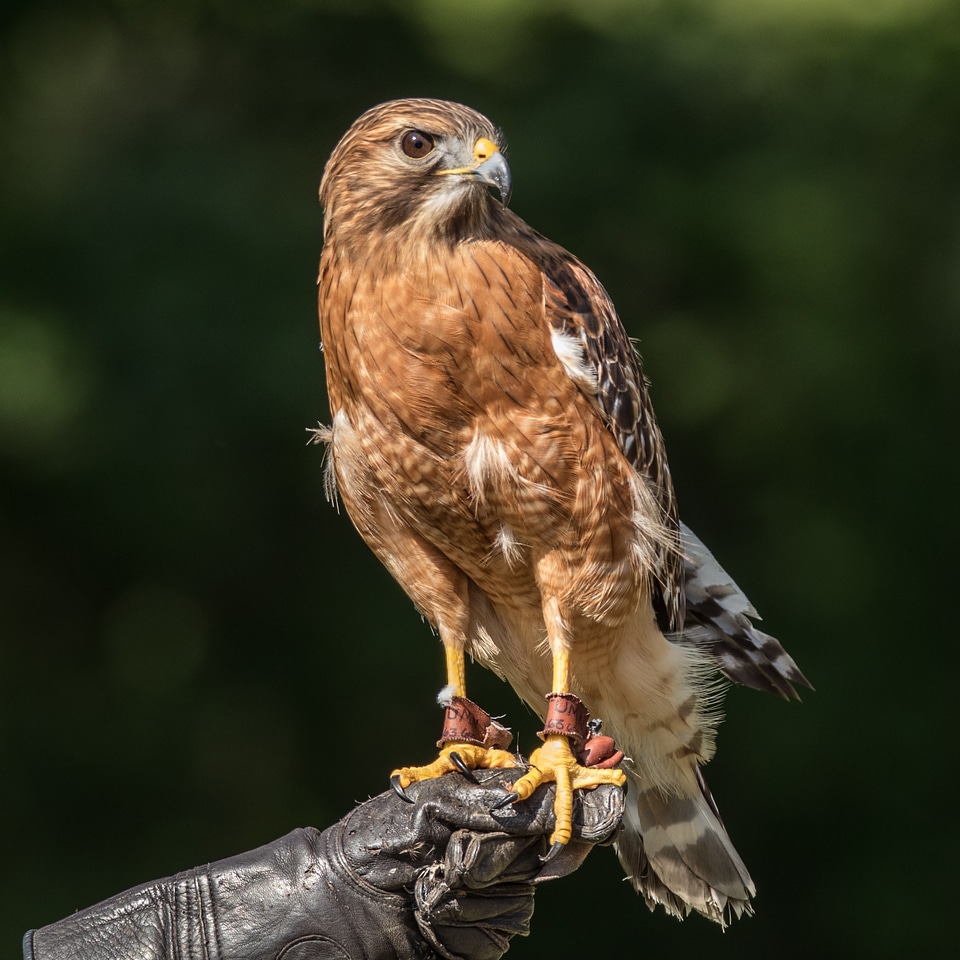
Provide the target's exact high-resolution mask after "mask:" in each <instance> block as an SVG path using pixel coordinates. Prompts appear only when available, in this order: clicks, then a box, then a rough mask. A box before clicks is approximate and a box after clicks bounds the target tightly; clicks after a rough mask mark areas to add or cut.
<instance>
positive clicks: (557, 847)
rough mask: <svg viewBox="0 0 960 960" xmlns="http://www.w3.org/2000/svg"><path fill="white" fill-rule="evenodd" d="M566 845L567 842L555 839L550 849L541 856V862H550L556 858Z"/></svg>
mask: <svg viewBox="0 0 960 960" xmlns="http://www.w3.org/2000/svg"><path fill="white" fill-rule="evenodd" d="M564 846H565V844H563V843H561V842H560V841H559V840H555V841H554V842H553V843H552V844H551V845H550V849H549V850H548V851H547V852H546V853H545V854H544V855H543V856H542V857H541V858H540V862H541V863H549V862H550V861H551V860H556V858H557V857H558V856H559V854H560V851H561V850H562V849H563V848H564Z"/></svg>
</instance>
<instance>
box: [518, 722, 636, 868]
mask: <svg viewBox="0 0 960 960" xmlns="http://www.w3.org/2000/svg"><path fill="white" fill-rule="evenodd" d="M626 781H627V778H626V776H625V775H624V773H623V771H622V770H601V769H597V768H595V767H584V766H582V765H581V764H580V763H578V762H577V758H576V757H575V756H574V755H573V751H572V750H571V749H570V740H569V738H567V737H566V736H564V735H563V734H557V733H551V734H547V735H546V736H545V737H544V744H543V746H542V747H538V748H537V749H536V750H534V751H533V753H532V754H531V755H530V769H529V771H528V772H527V773H525V774H524V775H523V776H522V777H520V779H519V780H517V781H516V782H515V783H514V785H513V792H512V793H511V794H509V796H508V797H507V798H506V799H505V801H504V803H503V804H502V806H506V805H507V803H510V802H517V801H519V800H526V799H527V798H528V797H529V796H530V795H531V794H532V793H533V791H534V790H536V789H537V787H539V786H540V784H542V783H550V782H553V783H556V785H557V797H556V800H554V804H553V812H554V816H555V818H556V824H555V826H554V830H553V834H552V835H551V837H550V850H549V852H548V853H547V855H546V857H545V858H544V859H545V860H552V859H553V858H554V857H555V856H556V855H557V854H558V853H559V852H560V851H561V850H562V849H563V848H564V846H565V845H566V844H567V843H568V842H569V840H570V835H571V832H572V829H573V791H574V790H592V789H593V788H594V787H599V786H600V785H601V784H603V783H612V784H615V785H616V786H618V787H622V786H623V785H624V783H626Z"/></svg>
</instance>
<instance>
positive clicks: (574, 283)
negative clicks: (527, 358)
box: [541, 249, 684, 634]
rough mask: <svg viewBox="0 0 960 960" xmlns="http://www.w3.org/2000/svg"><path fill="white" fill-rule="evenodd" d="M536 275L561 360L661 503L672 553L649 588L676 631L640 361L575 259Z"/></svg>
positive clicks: (671, 503) (659, 470) (676, 575)
mask: <svg viewBox="0 0 960 960" xmlns="http://www.w3.org/2000/svg"><path fill="white" fill-rule="evenodd" d="M541 269H542V270H543V284H544V301H545V308H546V316H547V319H548V321H549V323H550V326H551V329H552V332H553V336H554V347H555V349H556V350H557V353H558V356H559V357H560V360H561V362H563V363H564V366H566V367H567V369H568V372H571V373H572V375H573V376H574V379H577V380H578V382H579V383H580V385H581V387H582V388H583V389H584V390H585V392H587V393H589V394H591V395H592V397H593V399H594V401H595V402H596V404H597V406H598V408H599V411H600V414H601V416H602V418H603V421H604V423H605V424H606V425H607V429H608V430H609V431H610V432H611V433H612V434H613V436H614V437H615V438H616V440H617V444H618V446H619V447H620V451H621V452H622V453H623V455H624V456H625V457H626V458H627V460H628V461H629V462H630V464H631V465H632V466H633V468H634V469H635V470H636V471H637V473H639V474H640V476H642V477H643V478H644V479H645V480H646V481H647V483H648V485H649V486H650V488H651V491H652V492H653V494H654V498H655V500H656V502H657V503H658V504H659V505H660V510H661V514H662V516H661V522H662V523H663V525H664V526H665V527H666V528H667V529H668V530H670V531H672V532H673V533H674V538H675V539H674V543H675V549H670V548H669V546H667V547H664V548H661V549H660V552H659V562H658V563H657V565H656V568H655V575H656V583H654V584H652V585H651V587H652V601H653V608H654V611H655V613H656V615H657V622H658V625H659V626H660V629H661V630H662V631H663V632H664V633H665V634H666V633H676V632H679V631H680V630H681V629H682V627H683V622H684V571H683V557H682V555H681V550H680V520H679V516H678V513H677V501H676V497H675V496H674V492H673V481H672V480H671V479H670V467H669V465H668V463H667V454H666V450H665V449H664V444H663V438H662V436H661V435H660V428H659V427H658V426H657V420H656V417H655V415H654V412H653V404H652V403H651V402H650V395H649V393H648V392H647V384H646V380H645V378H644V376H643V370H642V368H641V365H640V357H639V356H638V354H637V352H636V350H635V349H634V347H633V344H632V343H631V341H630V338H629V337H628V336H627V332H626V330H624V328H623V324H622V323H621V322H620V318H619V317H618V316H617V311H616V309H615V308H614V306H613V301H612V300H611V299H610V295H609V294H608V293H607V291H606V290H605V289H604V288H603V285H602V284H601V283H600V281H599V280H598V279H597V278H596V277H595V276H594V275H593V273H591V271H590V270H588V269H587V268H586V267H585V266H584V265H583V264H582V263H580V261H579V260H577V259H576V257H574V256H573V255H572V254H569V253H567V252H566V251H561V250H559V249H558V250H556V252H554V253H553V255H552V256H550V257H549V258H548V259H547V260H546V262H541ZM577 349H579V356H578V355H577ZM578 373H579V376H578Z"/></svg>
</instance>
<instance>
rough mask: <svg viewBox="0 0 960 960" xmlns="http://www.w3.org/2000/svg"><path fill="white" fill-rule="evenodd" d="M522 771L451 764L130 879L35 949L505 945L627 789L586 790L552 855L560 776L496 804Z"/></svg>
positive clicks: (94, 954) (276, 954)
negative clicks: (472, 777) (308, 821)
mask: <svg viewBox="0 0 960 960" xmlns="http://www.w3.org/2000/svg"><path fill="white" fill-rule="evenodd" d="M521 772H522V771H520V770H516V771H514V770H502V771H483V770H479V771H476V776H477V778H478V779H479V780H480V781H481V783H480V784H471V783H470V782H469V781H468V780H467V779H466V778H464V777H462V776H461V775H459V774H456V773H454V774H447V775H446V776H444V777H440V778H439V779H436V780H429V781H426V782H423V783H418V784H414V785H413V786H411V787H410V788H409V789H408V791H407V794H408V796H409V798H410V799H411V800H413V803H405V802H404V801H403V800H401V799H400V798H399V797H398V796H397V795H395V794H394V793H393V792H392V791H391V792H387V793H383V794H381V795H380V796H378V797H374V798H373V799H372V800H368V801H367V802H366V803H364V804H361V805H360V806H359V807H357V808H356V809H355V810H353V811H351V812H350V813H348V814H347V815H346V816H345V817H344V818H343V819H342V820H340V821H339V822H338V823H336V824H334V825H333V826H332V827H329V828H328V829H326V830H324V831H323V832H322V833H320V832H318V831H317V830H314V829H313V828H312V827H307V828H304V829H300V830H294V831H293V833H289V834H287V836H285V837H282V838H280V839H279V840H275V841H274V842H273V843H268V844H267V845H266V846H263V847H260V848H258V849H256V850H252V851H250V852H249V853H244V854H241V855H240V856H237V857H230V858H229V859H227V860H221V861H219V862H218V863H212V864H208V865H207V866H205V867H197V868H195V869H193V870H188V871H186V872H184V873H179V874H177V875H176V876H173V877H168V878H166V879H164V880H157V881H155V882H153V883H147V884H144V885H143V886H140V887H135V888H133V889H132V890H128V891H126V892H125V893H121V894H118V895H117V896H115V897H112V898H111V899H109V900H105V901H104V902H103V903H100V904H97V905H96V906H94V907H89V908H88V909H86V910H82V911H80V912H79V913H76V914H74V915H73V916H70V917H67V918H66V919H64V920H61V921H59V922H58V923H53V924H51V925H50V926H47V927H42V928H41V929H39V930H34V931H31V932H30V933H28V934H27V935H26V936H25V937H24V957H25V958H26V960H68V958H69V960H76V958H80V957H82V958H83V960H180V958H184V957H194V958H198V960H199V958H203V960H241V958H242V960H268V958H269V960H276V958H280V957H282V958H283V960H334V958H336V960H345V958H363V960H381V958H384V960H386V958H394V957H397V958H434V957H444V958H446V960H460V958H464V960H466V958H469V960H496V958H499V957H501V956H502V955H503V954H504V953H505V952H506V950H507V948H508V947H509V945H510V940H511V938H512V937H514V936H518V935H519V936H526V935H527V934H528V933H529V932H530V917H531V915H532V914H533V896H534V889H535V885H536V884H537V883H540V882H542V881H544V880H551V879H554V878H556V877H561V876H565V875H566V874H568V873H571V872H572V871H573V870H575V869H576V868H577V867H578V866H579V865H580V864H581V863H582V862H583V859H584V858H585V857H586V855H587V853H589V851H590V850H591V849H592V847H593V845H594V844H596V843H605V842H609V841H610V840H611V839H612V838H613V835H614V833H615V832H616V829H617V827H618V826H619V822H620V817H621V815H622V813H623V791H622V790H621V789H620V788H618V787H606V786H605V787H600V788H598V789H596V790H592V791H588V792H578V793H577V795H576V799H575V806H574V838H573V839H572V840H571V842H570V843H569V844H568V845H567V846H566V847H565V848H564V850H563V852H562V853H561V854H560V855H559V856H558V857H557V858H556V859H555V860H552V861H550V862H549V863H547V864H544V863H543V862H542V860H541V859H540V858H541V856H542V855H544V854H545V853H546V851H547V849H548V838H549V836H550V832H551V830H552V829H553V797H554V791H553V788H552V787H550V788H545V789H541V790H538V791H537V792H536V793H535V794H534V796H533V797H531V798H530V799H529V800H527V801H525V802H523V803H518V804H515V805H513V806H509V807H506V808H504V809H502V810H496V811H493V810H492V808H493V806H494V804H496V803H497V802H498V801H500V800H502V799H503V796H504V787H503V784H504V783H505V782H510V781H512V780H513V779H515V777H517V776H519V774H520V773H521Z"/></svg>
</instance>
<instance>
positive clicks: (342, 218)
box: [318, 99, 809, 924]
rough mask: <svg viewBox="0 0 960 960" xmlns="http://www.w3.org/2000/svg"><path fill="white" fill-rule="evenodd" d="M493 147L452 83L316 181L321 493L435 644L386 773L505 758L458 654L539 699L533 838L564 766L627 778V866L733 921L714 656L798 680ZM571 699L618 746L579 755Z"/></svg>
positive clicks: (742, 880) (751, 678)
mask: <svg viewBox="0 0 960 960" xmlns="http://www.w3.org/2000/svg"><path fill="white" fill-rule="evenodd" d="M503 145H504V141H503V139H502V136H501V134H500V132H499V130H498V129H497V128H496V127H495V126H494V125H493V124H492V123H491V122H490V121H489V120H487V118H486V117H484V116H482V115H481V114H480V113H477V112H476V111H475V110H472V109H470V108H469V107H466V106H462V105H460V104H455V103H449V102H445V101H441V100H428V99H415V100H398V101H394V102H390V103H384V104H381V105H380V106H377V107H374V108H373V109H371V110H369V111H367V112H366V113H364V114H363V116H361V117H360V118H359V119H358V120H357V121H356V122H355V123H354V124H353V126H352V127H351V128H350V129H349V130H348V131H347V133H346V134H345V136H344V137H343V139H342V140H341V141H340V143H339V144H338V145H337V147H336V148H335V149H334V151H333V153H332V155H331V157H330V159H329V161H328V163H327V166H326V169H325V172H324V175H323V180H322V183H321V187H320V199H321V203H322V205H323V208H324V214H325V217H324V245H323V253H322V258H321V261H320V273H319V280H318V282H319V309H320V326H321V337H322V344H323V350H324V358H325V366H326V375H327V386H328V393H329V399H330V407H331V413H332V425H331V427H330V428H329V430H324V431H322V434H321V436H322V438H323V439H325V440H327V441H328V442H329V450H330V468H329V472H328V493H330V494H332V495H335V494H336V493H337V492H338V493H339V496H340V498H341V499H342V501H343V503H344V505H345V506H346V509H347V512H348V514H349V515H350V518H351V519H352V521H353V523H354V525H355V526H356V528H357V530H358V531H359V532H360V535H361V536H362V537H363V539H364V540H365V541H366V543H367V544H368V545H369V546H370V548H371V549H372V550H373V552H374V553H375V554H376V555H377V556H378V557H379V558H380V560H381V561H382V562H383V563H384V565H385V566H386V567H387V569H388V570H389V571H390V573H391V574H392V575H393V576H394V577H395V578H396V579H397V581H398V582H399V583H400V585H401V586H402V587H403V589H404V590H405V591H406V592H407V594H408V595H409V596H410V598H411V599H412V600H413V602H414V604H415V605H416V606H417V607H418V608H419V610H420V611H421V612H422V613H423V615H424V616H425V617H426V619H427V620H428V621H429V622H430V624H431V625H432V626H433V628H434V629H435V630H436V631H437V633H438V634H439V636H440V640H441V642H442V644H443V647H444V649H445V651H446V667H447V676H448V685H447V687H446V688H445V691H444V693H443V697H444V700H443V702H445V703H446V705H447V724H446V726H445V729H444V734H443V737H442V738H441V741H440V746H441V750H440V756H439V758H438V759H437V760H436V761H435V762H433V763H431V764H429V765H427V766H424V767H404V768H401V769H399V770H397V771H395V773H394V782H395V785H396V786H397V787H398V788H400V789H401V790H402V788H403V787H406V786H408V785H409V784H410V783H412V782H414V781H416V780H418V779H424V778H427V777H432V776H438V775H441V774H443V773H445V772H447V771H452V770H454V769H458V768H459V769H461V770H467V771H469V770H471V769H477V768H480V767H493V768H496V767H502V766H509V765H513V764H515V763H516V762H517V761H516V759H515V758H514V757H513V755H512V754H511V753H509V752H508V751H507V750H506V749H505V747H506V745H507V744H508V742H509V734H508V733H506V731H505V729H504V728H502V727H500V726H499V724H497V723H496V722H495V721H491V720H490V718H489V716H488V715H486V714H485V713H484V712H483V711H482V710H481V709H480V708H479V707H476V705H474V704H472V702H471V701H469V700H467V699H466V681H465V667H464V659H465V656H466V655H470V656H471V657H473V658H474V659H475V660H477V661H479V662H480V663H481V664H483V665H484V666H486V667H489V668H490V669H492V670H494V671H495V672H496V673H497V674H499V676H500V677H502V678H504V679H506V680H507V681H508V682H509V683H510V684H511V686H512V687H513V688H514V690H515V691H516V692H517V693H518V694H519V696H520V697H521V698H522V699H523V700H524V701H525V702H526V703H527V704H529V706H530V707H531V708H532V709H533V710H534V711H535V712H536V713H537V714H539V715H540V716H541V717H542V718H543V719H544V729H543V730H542V731H541V734H540V736H541V738H542V740H543V744H542V746H540V747H538V749H537V750H535V751H534V752H533V754H532V755H531V757H530V767H529V771H528V772H527V773H526V775H525V776H524V777H522V778H521V779H520V780H518V781H517V783H516V784H515V785H514V788H513V791H512V792H510V793H509V794H507V795H506V797H505V802H522V801H523V800H524V799H525V798H526V797H528V796H529V795H530V794H531V793H532V792H533V790H534V789H535V788H536V787H537V786H538V785H539V784H540V783H541V782H543V781H544V780H547V781H555V782H556V784H557V801H556V813H557V827H556V831H555V832H554V835H553V838H552V841H553V842H552V847H551V851H552V852H556V850H558V849H560V848H562V845H563V844H564V843H565V842H566V841H567V840H568V839H569V836H570V833H569V831H570V806H571V801H572V794H573V791H574V790H576V789H581V788H582V789H589V788H591V787H594V786H596V785H598V784H600V783H611V782H612V783H623V782H624V781H625V782H626V785H627V789H628V801H627V814H626V816H625V819H624V828H623V830H622V832H621V834H620V837H619V840H618V854H619V857H620V860H621V862H622V864H623V866H624V869H625V870H626V872H627V874H628V876H629V877H630V879H631V881H632V882H633V885H634V886H635V887H636V889H637V890H638V891H639V892H640V893H641V894H642V895H643V896H644V898H645V900H646V902H647V904H648V905H649V906H650V908H651V909H653V908H654V907H655V905H657V904H661V905H663V906H664V907H665V908H666V910H667V911H668V912H669V913H671V914H673V915H675V916H678V917H683V916H685V915H687V914H688V913H689V912H690V911H691V910H695V911H697V912H699V913H701V914H703V915H705V916H707V917H709V918H710V919H712V920H715V921H717V922H719V923H721V924H725V923H726V922H727V921H728V919H729V918H730V917H731V916H739V915H740V914H742V913H745V912H746V913H751V912H752V908H751V904H750V901H751V898H752V896H753V894H754V885H753V882H752V881H751V879H750V875H749V873H748V872H747V868H746V867H745V866H744V864H743V862H742V860H741V859H740V857H739V855H738V854H737V852H736V850H735V849H734V847H733V844H732V843H731V841H730V839H729V837H728V836H727V833H726V830H725V829H724V827H723V824H722V822H721V820H720V815H719V812H718V810H717V807H716V804H715V803H714V801H713V799H712V797H711V795H710V793H709V791H708V789H707V786H706V783H705V782H704V779H703V776H702V774H701V772H700V767H701V765H702V764H704V763H705V762H706V761H707V760H709V759H710V757H711V755H712V753H713V749H714V734H715V728H716V725H717V722H718V709H719V703H720V699H721V696H722V692H723V681H722V678H720V676H719V675H720V674H722V675H725V676H726V677H727V678H729V679H731V680H733V681H736V682H739V683H743V684H746V685H748V686H751V687H755V688H757V689H761V690H770V691H773V692H774V693H777V694H779V695H781V696H783V697H785V698H789V697H795V696H796V692H795V690H794V686H793V685H794V684H802V685H807V686H809V684H808V683H807V681H806V680H805V678H804V676H803V674H802V673H801V672H800V670H799V669H798V668H797V666H796V664H795V663H794V661H793V660H792V659H791V658H790V656H789V655H788V654H787V653H786V652H785V651H784V649H783V648H782V647H781V645H780V644H779V642H778V641H777V640H775V639H774V638H773V637H770V636H768V635H766V634H764V633H761V632H760V631H759V630H758V629H756V627H755V626H754V625H753V624H752V622H751V618H754V617H756V612H755V611H754V609H753V607H752V606H751V605H750V603H749V601H748V600H747V599H746V597H745V596H744V595H743V593H742V592H741V591H740V589H739V588H738V587H737V586H736V584H735V583H734V582H733V580H732V579H731V578H730V576H729V575H728V574H727V573H726V572H725V571H724V570H723V569H722V568H721V567H720V566H719V565H718V563H717V562H716V560H714V558H713V556H712V555H711V554H710V552H709V551H708V550H707V549H706V547H705V546H704V545H703V544H702V543H701V542H700V541H699V540H698V539H697V537H696V536H694V534H693V533H692V532H691V531H690V530H689V529H688V528H687V527H686V526H684V525H683V524H682V523H681V522H680V520H679V516H678V512H677V504H676V500H675V497H674V491H673V486H672V482H671V479H670V471H669V468H668V466H667V458H666V454H665V451H664V445H663V440H662V437H661V434H660V430H659V428H658V426H657V422H656V419H655V417H654V412H653V408H652V406H651V403H650V398H649V395H648V391H647V385H646V382H645V379H644V376H643V372H642V369H641V363H640V359H639V357H638V355H637V353H636V352H635V350H634V348H633V345H632V343H631V341H630V340H629V338H628V337H627V335H626V332H625V330H624V328H623V326H622V324H621V322H620V320H619V318H618V316H617V313H616V311H615V309H614V306H613V303H612V302H611V300H610V297H609V296H608V295H607V293H606V291H605V290H604V288H603V287H602V286H601V284H600V282H599V281H598V280H597V278H596V277H595V276H594V274H593V273H592V272H591V271H590V270H589V269H588V268H587V267H585V266H584V265H583V264H582V263H581V262H580V261H579V260H577V258H576V257H574V256H573V255H572V254H570V253H568V252H567V251H566V250H564V249H563V248H561V247H560V246H558V245H557V244H555V243H552V242H551V241H549V240H547V239H546V238H545V237H543V236H542V235H540V234H539V233H537V232H536V231H535V230H533V229H532V228H531V227H529V226H528V225H527V224H526V223H525V222H524V221H523V220H521V219H520V217H518V216H517V215H516V214H514V213H513V212H511V210H509V209H508V207H507V205H506V204H507V201H508V198H509V194H510V181H511V178H510V169H509V167H508V165H507V162H506V160H505V159H504V156H503ZM490 188H493V189H495V190H496V191H498V192H499V195H500V199H498V198H497V197H495V196H494V195H493V193H492V191H491V189H490ZM588 715H592V716H594V717H598V718H602V721H603V724H604V733H605V734H611V735H612V736H613V737H614V738H615V740H616V741H617V745H618V746H619V748H620V749H621V750H622V751H623V753H624V754H625V757H624V759H623V762H622V765H621V769H616V768H610V766H609V764H603V765H600V767H597V766H584V765H583V764H582V763H581V762H580V761H579V760H578V754H579V753H580V751H581V747H582V746H583V743H584V740H585V739H586V738H587V737H588V736H589V731H588V729H587V725H586V719H587V716H588ZM478 718H479V720H478ZM461 720H464V723H462V724H460V725H459V726H458V723H459V721H461Z"/></svg>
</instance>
